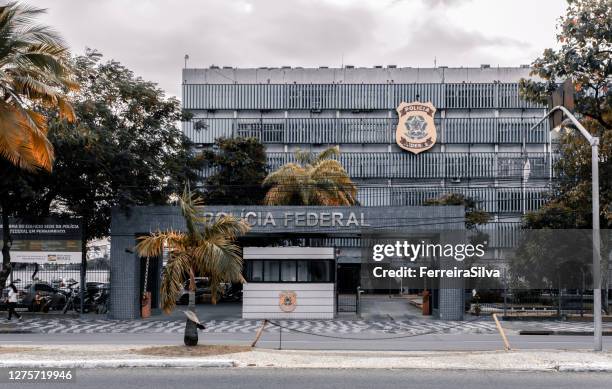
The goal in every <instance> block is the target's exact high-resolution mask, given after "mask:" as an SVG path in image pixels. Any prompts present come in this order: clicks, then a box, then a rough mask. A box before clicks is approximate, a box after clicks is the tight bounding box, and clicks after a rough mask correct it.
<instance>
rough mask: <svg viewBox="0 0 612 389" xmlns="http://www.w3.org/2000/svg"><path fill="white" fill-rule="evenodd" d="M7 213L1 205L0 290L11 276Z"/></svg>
mask: <svg viewBox="0 0 612 389" xmlns="http://www.w3.org/2000/svg"><path fill="white" fill-rule="evenodd" d="M9 227H10V226H9V213H8V209H7V207H6V204H4V203H2V242H3V243H2V271H0V290H2V289H4V288H5V287H6V281H7V280H8V278H9V276H10V275H11V270H12V265H11V245H12V244H13V239H12V238H11V230H10V228H9Z"/></svg>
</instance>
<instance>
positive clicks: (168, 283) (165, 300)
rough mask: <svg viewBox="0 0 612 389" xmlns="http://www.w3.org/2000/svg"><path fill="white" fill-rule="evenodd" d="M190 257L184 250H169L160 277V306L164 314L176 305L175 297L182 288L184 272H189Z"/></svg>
mask: <svg viewBox="0 0 612 389" xmlns="http://www.w3.org/2000/svg"><path fill="white" fill-rule="evenodd" d="M191 262H192V258H191V257H190V256H189V255H188V254H187V253H186V252H184V251H177V252H171V253H170V258H169V259H168V262H167V264H166V267H165V268H164V271H163V273H162V278H161V288H160V294H161V308H162V309H163V311H164V312H165V313H166V314H169V313H170V312H172V310H173V309H174V307H175V306H176V298H177V296H178V294H179V292H180V291H181V289H182V288H183V283H184V282H185V274H186V273H188V272H189V268H190V267H191Z"/></svg>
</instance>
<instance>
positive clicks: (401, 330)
mask: <svg viewBox="0 0 612 389" xmlns="http://www.w3.org/2000/svg"><path fill="white" fill-rule="evenodd" d="M273 322H274V323H275V324H278V325H280V326H282V327H284V328H286V329H289V330H294V331H296V332H305V333H322V334H338V335H342V334H364V335H368V334H372V335H376V334H405V335H417V334H424V333H450V334H490V333H495V332H497V329H496V328H495V324H494V322H493V321H492V319H491V318H490V317H487V316H483V317H480V318H470V319H468V320H466V321H441V320H431V319H425V320H423V319H405V320H340V319H336V320H274V321H273ZM204 324H205V325H206V329H205V330H204V331H203V332H210V333H247V334H250V333H255V332H256V331H257V330H258V329H259V328H260V327H261V324H262V321H261V320H242V319H240V320H209V321H205V322H204ZM502 326H503V327H504V329H505V330H506V331H508V332H510V333H519V332H520V331H551V332H575V333H581V332H583V333H585V334H586V333H588V332H592V331H593V323H590V322H567V321H554V320H548V321H535V322H528V321H503V322H502ZM184 327H185V321H184V319H175V320H167V319H159V320H157V319H149V320H107V319H88V318H86V319H80V318H57V317H49V318H26V319H23V320H21V321H16V320H14V321H7V320H6V319H0V332H2V333H20V332H21V333H23V332H26V333H28V332H32V333H43V334H87V333H103V334H104V333H127V334H130V333H165V334H174V333H182V332H183V329H184ZM278 328H279V327H278V326H275V325H269V326H268V327H267V329H266V331H267V332H277V331H278ZM603 329H604V331H606V332H610V331H612V323H604V327H603Z"/></svg>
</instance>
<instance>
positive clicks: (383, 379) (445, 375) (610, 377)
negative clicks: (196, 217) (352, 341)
mask: <svg viewBox="0 0 612 389" xmlns="http://www.w3.org/2000/svg"><path fill="white" fill-rule="evenodd" d="M610 382H612V374H603V373H557V372H539V373H525V372H521V373H500V372H480V371H479V372H472V371H417V370H365V369H355V370H348V369H343V370H319V369H317V370H313V369H301V370H279V369H224V370H221V369H113V370H98V369H94V370H78V371H77V373H76V382H75V383H74V384H28V383H21V384H0V388H9V387H10V388H22V389H30V388H31V389H38V388H43V387H45V388H52V387H58V388H59V387H63V388H71V387H75V388H76V387H78V388H79V389H81V388H83V389H90V388H91V389H94V388H101V389H108V388H122V389H132V388H147V389H158V388H159V389H166V388H180V389H190V388H198V389H202V388H262V389H270V388H283V389H291V388H301V389H307V388H313V389H320V388H336V389H344V388H346V389H349V388H350V389H359V388H368V389H369V388H377V389H382V388H393V389H398V388H402V389H405V388H418V389H423V388H432V387H433V388H440V389H446V388H448V389H458V388H470V389H481V388H482V389H491V388H496V389H503V388H509V389H510V388H512V389H516V388H542V389H546V388H551V389H552V388H554V389H563V388H579V387H587V388H589V389H598V388H610Z"/></svg>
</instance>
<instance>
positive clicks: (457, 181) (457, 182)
mask: <svg viewBox="0 0 612 389" xmlns="http://www.w3.org/2000/svg"><path fill="white" fill-rule="evenodd" d="M451 182H452V183H453V184H459V183H460V182H461V177H453V178H451Z"/></svg>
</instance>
